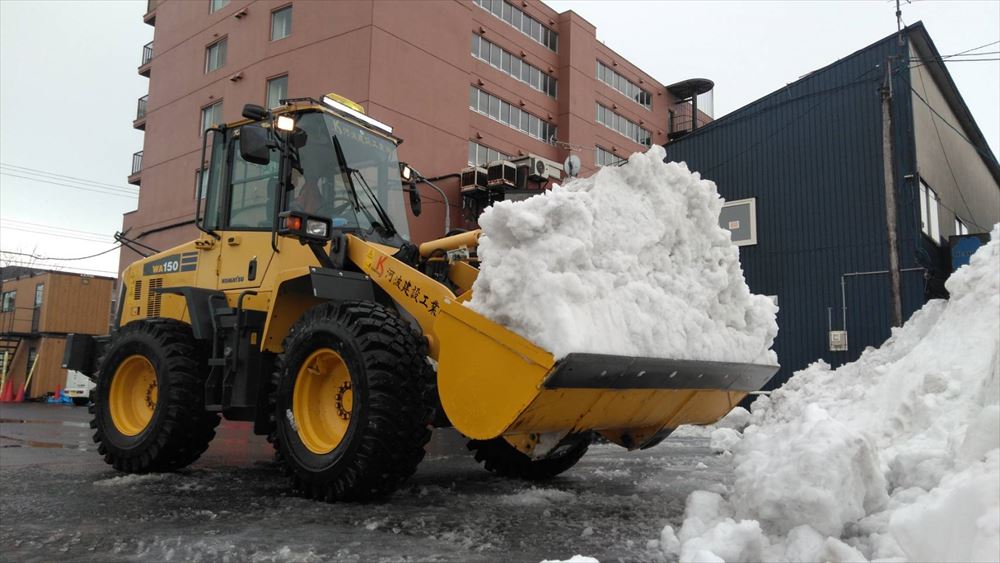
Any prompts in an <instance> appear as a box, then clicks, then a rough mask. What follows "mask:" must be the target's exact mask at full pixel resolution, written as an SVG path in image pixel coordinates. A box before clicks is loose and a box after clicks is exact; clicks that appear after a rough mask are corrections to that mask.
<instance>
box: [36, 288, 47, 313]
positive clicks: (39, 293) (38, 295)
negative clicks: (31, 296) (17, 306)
mask: <svg viewBox="0 0 1000 563" xmlns="http://www.w3.org/2000/svg"><path fill="white" fill-rule="evenodd" d="M44 296H45V284H44V283H40V284H37V285H36V286H35V308H36V309H37V308H39V307H41V306H42V297H44Z"/></svg>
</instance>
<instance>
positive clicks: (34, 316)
mask: <svg viewBox="0 0 1000 563" xmlns="http://www.w3.org/2000/svg"><path fill="white" fill-rule="evenodd" d="M19 273H20V275H17V276H13V277H10V278H9V279H4V280H3V281H0V358H2V357H3V355H4V353H6V355H7V362H6V364H7V365H6V369H7V375H8V379H11V380H12V381H13V382H14V388H15V389H17V388H18V387H20V385H21V384H23V383H24V382H25V380H26V379H27V377H28V374H29V372H30V371H31V366H32V364H34V363H35V360H36V358H37V366H36V367H35V373H34V375H33V376H32V378H31V381H30V384H29V386H28V388H27V389H26V390H25V396H26V397H42V396H45V395H46V394H47V393H50V392H51V393H54V392H55V391H56V390H57V389H60V388H62V387H63V386H64V385H65V383H66V370H64V369H62V367H61V364H62V356H63V350H64V348H65V345H66V335H67V334H70V333H74V332H75V333H81V334H107V333H108V328H109V324H110V319H111V312H112V310H113V306H112V302H113V294H114V285H115V280H114V278H108V277H98V276H90V275H82V274H75V273H68V272H54V271H33V272H29V273H23V272H19Z"/></svg>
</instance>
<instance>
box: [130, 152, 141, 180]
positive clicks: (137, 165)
mask: <svg viewBox="0 0 1000 563" xmlns="http://www.w3.org/2000/svg"><path fill="white" fill-rule="evenodd" d="M141 170H142V151H139V152H137V153H135V154H133V155H132V174H133V175H135V174H138V173H139V171H141Z"/></svg>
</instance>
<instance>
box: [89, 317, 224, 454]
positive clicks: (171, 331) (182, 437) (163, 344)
mask: <svg viewBox="0 0 1000 563" xmlns="http://www.w3.org/2000/svg"><path fill="white" fill-rule="evenodd" d="M132 334H139V335H144V336H147V337H151V338H152V339H153V341H154V342H156V345H157V346H159V347H160V349H161V352H162V353H163V356H164V357H165V358H166V367H167V370H166V371H167V373H166V374H164V376H165V377H167V378H169V379H170V381H168V382H163V381H161V382H160V384H159V385H158V392H159V396H158V398H157V403H158V405H157V407H158V408H162V412H161V415H160V416H161V418H160V420H159V422H156V424H157V428H156V435H155V437H154V438H153V440H152V443H150V444H149V445H148V446H147V447H144V448H142V449H141V451H136V452H130V453H129V454H128V455H126V454H125V453H123V452H121V451H120V450H118V449H117V448H113V447H108V444H107V443H106V437H105V431H104V429H103V428H101V425H100V424H99V423H98V418H99V416H98V412H99V410H100V409H101V408H102V405H100V404H99V402H100V401H101V399H100V394H99V393H94V395H93V399H94V400H93V402H92V403H91V405H90V409H89V410H90V413H91V414H92V415H94V418H93V419H92V420H91V422H90V426H91V428H94V430H95V432H94V442H95V443H97V444H98V453H100V454H101V455H102V456H104V461H105V462H107V463H108V464H110V465H112V466H114V468H115V469H117V470H119V471H124V472H127V473H150V472H169V471H176V470H178V469H181V468H183V467H186V466H187V465H190V464H191V463H192V462H194V461H195V460H197V459H198V458H199V457H200V456H201V454H203V453H204V452H205V450H206V449H208V445H209V443H210V442H211V441H212V438H214V437H215V429H216V427H217V426H218V425H219V422H220V418H219V415H218V414H216V413H210V412H206V411H205V410H204V406H203V395H204V377H203V376H202V369H203V363H201V362H199V360H200V359H201V358H202V355H203V354H202V353H201V350H200V348H199V346H198V345H197V343H196V342H195V340H194V337H193V336H192V334H191V327H190V326H189V325H187V324H185V323H182V322H179V321H175V320H172V319H154V320H144V321H135V322H132V323H129V324H128V325H126V326H124V327H122V328H121V329H120V330H119V331H118V334H116V335H115V339H114V341H112V343H111V346H108V348H107V352H106V353H105V355H104V356H103V357H102V358H101V359H100V361H99V363H98V365H99V366H101V368H100V377H106V373H107V372H108V371H109V369H106V366H104V360H105V359H106V358H107V357H108V356H109V355H110V354H111V352H112V351H113V350H114V349H115V343H116V342H121V341H122V340H123V339H124V338H125V337H127V336H129V335H132ZM110 373H114V372H113V371H110ZM159 376H160V374H158V377H159ZM163 383H166V385H164V384H163ZM165 389H166V390H167V391H166V394H164V390H165ZM161 406H162V407H161Z"/></svg>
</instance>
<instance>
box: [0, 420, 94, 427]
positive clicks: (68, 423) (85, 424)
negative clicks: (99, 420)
mask: <svg viewBox="0 0 1000 563" xmlns="http://www.w3.org/2000/svg"><path fill="white" fill-rule="evenodd" d="M0 424H61V425H63V426H70V427H72V428H90V423H89V422H74V421H71V420H45V419H41V418H39V419H33V420H25V419H19V418H0Z"/></svg>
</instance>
